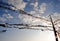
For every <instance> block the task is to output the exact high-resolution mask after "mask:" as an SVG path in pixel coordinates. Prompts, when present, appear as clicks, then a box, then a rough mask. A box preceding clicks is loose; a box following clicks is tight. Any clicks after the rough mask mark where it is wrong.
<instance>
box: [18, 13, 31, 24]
mask: <svg viewBox="0 0 60 41" xmlns="http://www.w3.org/2000/svg"><path fill="white" fill-rule="evenodd" d="M18 18H19V19H22V21H24V23H28V24H31V23H32V17H30V16H28V15H21V14H19V15H18Z"/></svg>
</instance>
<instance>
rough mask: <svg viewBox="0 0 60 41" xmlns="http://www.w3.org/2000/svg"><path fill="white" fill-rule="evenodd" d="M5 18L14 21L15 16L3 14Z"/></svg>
mask: <svg viewBox="0 0 60 41" xmlns="http://www.w3.org/2000/svg"><path fill="white" fill-rule="evenodd" d="M3 17H5V18H7V19H13V16H12V15H11V14H3Z"/></svg>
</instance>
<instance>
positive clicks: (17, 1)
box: [8, 0, 27, 10]
mask: <svg viewBox="0 0 60 41" xmlns="http://www.w3.org/2000/svg"><path fill="white" fill-rule="evenodd" d="M8 2H9V3H10V4H12V5H14V6H15V7H16V8H17V9H22V10H24V8H25V7H26V5H27V3H26V2H24V1H23V0H9V1H8Z"/></svg>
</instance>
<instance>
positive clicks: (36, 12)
mask: <svg viewBox="0 0 60 41" xmlns="http://www.w3.org/2000/svg"><path fill="white" fill-rule="evenodd" d="M30 5H33V6H34V7H33V11H30V13H32V14H34V15H37V16H38V15H41V14H43V13H45V11H46V8H47V4H46V3H41V5H39V6H38V2H37V1H36V2H35V3H31V4H30Z"/></svg>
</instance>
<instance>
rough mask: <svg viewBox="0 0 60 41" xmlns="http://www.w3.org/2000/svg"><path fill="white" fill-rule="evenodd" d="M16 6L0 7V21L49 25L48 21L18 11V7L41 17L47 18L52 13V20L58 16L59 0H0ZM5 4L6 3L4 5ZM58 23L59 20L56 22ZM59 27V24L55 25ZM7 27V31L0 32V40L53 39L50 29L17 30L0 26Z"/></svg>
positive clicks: (59, 11)
mask: <svg viewBox="0 0 60 41" xmlns="http://www.w3.org/2000/svg"><path fill="white" fill-rule="evenodd" d="M0 2H4V3H7V4H10V5H13V6H15V7H16V9H14V8H13V7H11V6H8V7H9V8H11V9H14V10H16V11H15V12H14V11H11V10H7V9H4V8H0V23H27V24H40V25H49V24H51V23H50V22H48V21H45V20H42V19H37V18H34V17H31V16H28V15H23V14H21V13H19V12H18V10H19V9H21V10H24V11H26V12H27V13H29V14H32V15H34V16H36V17H42V18H45V19H47V20H50V19H49V17H48V16H49V15H50V14H53V15H52V17H53V19H54V20H56V19H59V18H60V0H0ZM0 5H1V3H0ZM6 6H7V5H6ZM57 23H59V22H57ZM57 26H58V27H59V24H58V25H57ZM2 29H7V32H5V33H0V36H1V37H0V41H54V40H55V38H54V33H53V32H52V31H43V32H42V31H40V30H29V29H24V30H22V29H21V30H19V29H15V28H2V27H1V28H0V30H2Z"/></svg>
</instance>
